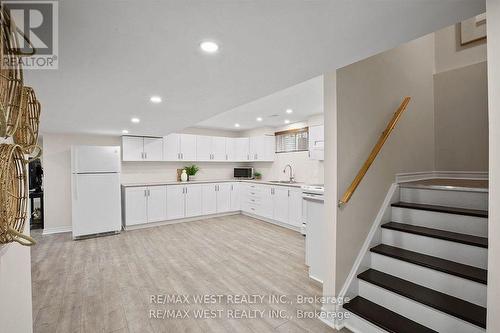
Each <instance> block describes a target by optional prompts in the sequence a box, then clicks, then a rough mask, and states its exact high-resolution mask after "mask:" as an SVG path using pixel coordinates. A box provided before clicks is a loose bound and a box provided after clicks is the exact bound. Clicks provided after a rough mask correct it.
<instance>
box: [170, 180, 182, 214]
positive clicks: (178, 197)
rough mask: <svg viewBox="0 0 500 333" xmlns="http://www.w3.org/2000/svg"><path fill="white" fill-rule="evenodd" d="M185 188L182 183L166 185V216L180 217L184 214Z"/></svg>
mask: <svg viewBox="0 0 500 333" xmlns="http://www.w3.org/2000/svg"><path fill="white" fill-rule="evenodd" d="M184 192H185V189H184V185H168V186H167V218H168V219H169V220H173V219H180V218H183V217H184V216H185V204H184V201H185V193H184Z"/></svg>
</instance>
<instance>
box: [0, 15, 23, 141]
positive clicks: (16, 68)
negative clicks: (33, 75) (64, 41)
mask: <svg viewBox="0 0 500 333" xmlns="http://www.w3.org/2000/svg"><path fill="white" fill-rule="evenodd" d="M0 19H1V29H0V35H1V36H0V43H1V45H0V137H9V136H12V135H13V134H14V132H15V131H16V128H17V124H18V119H19V106H20V101H21V92H22V87H23V73H22V69H21V62H20V55H19V54H18V52H17V51H16V50H18V45H19V43H18V40H17V35H16V33H15V32H16V30H15V29H16V28H15V26H14V25H13V22H11V20H10V17H9V15H8V14H7V12H6V11H5V9H3V8H2V9H0Z"/></svg>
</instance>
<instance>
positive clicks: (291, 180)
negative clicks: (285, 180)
mask: <svg viewBox="0 0 500 333" xmlns="http://www.w3.org/2000/svg"><path fill="white" fill-rule="evenodd" d="M286 168H290V183H295V178H294V177H293V171H292V166H291V165H290V164H287V165H285V168H284V169H283V173H286Z"/></svg>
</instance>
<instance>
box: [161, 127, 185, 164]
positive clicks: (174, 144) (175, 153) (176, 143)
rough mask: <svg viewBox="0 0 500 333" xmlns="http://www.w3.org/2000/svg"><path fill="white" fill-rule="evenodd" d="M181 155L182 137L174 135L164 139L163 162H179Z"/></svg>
mask: <svg viewBox="0 0 500 333" xmlns="http://www.w3.org/2000/svg"><path fill="white" fill-rule="evenodd" d="M180 159H181V155H180V136H179V134H177V133H172V134H169V135H167V136H164V137H163V160H164V161H179V160H180Z"/></svg>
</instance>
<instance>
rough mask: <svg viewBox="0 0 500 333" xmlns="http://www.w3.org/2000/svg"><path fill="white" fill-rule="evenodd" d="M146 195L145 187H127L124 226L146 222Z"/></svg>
mask: <svg viewBox="0 0 500 333" xmlns="http://www.w3.org/2000/svg"><path fill="white" fill-rule="evenodd" d="M146 195H147V188H146V187H127V188H126V189H125V225H126V226H130V225H136V224H143V223H147V222H148V215H147V196H146Z"/></svg>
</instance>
